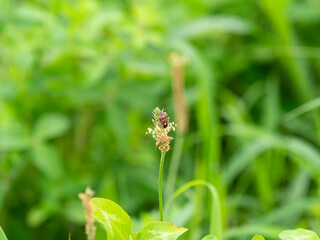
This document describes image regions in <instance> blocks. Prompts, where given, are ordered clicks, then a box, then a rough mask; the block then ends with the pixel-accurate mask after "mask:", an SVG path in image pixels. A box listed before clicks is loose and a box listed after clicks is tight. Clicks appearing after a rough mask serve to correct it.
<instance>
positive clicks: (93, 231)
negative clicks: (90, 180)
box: [78, 187, 96, 240]
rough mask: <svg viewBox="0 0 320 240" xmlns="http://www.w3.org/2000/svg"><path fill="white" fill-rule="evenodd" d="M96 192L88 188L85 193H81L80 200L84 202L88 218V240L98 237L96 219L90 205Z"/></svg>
mask: <svg viewBox="0 0 320 240" xmlns="http://www.w3.org/2000/svg"><path fill="white" fill-rule="evenodd" d="M93 194H94V192H93V191H92V190H91V189H90V188H89V187H87V188H86V192H85V193H79V195H78V196H79V198H80V199H81V200H82V206H83V208H84V214H85V218H86V234H87V236H88V240H94V237H95V235H96V227H95V225H94V217H93V213H92V212H93V206H92V204H91V203H90V200H91V198H92V196H93Z"/></svg>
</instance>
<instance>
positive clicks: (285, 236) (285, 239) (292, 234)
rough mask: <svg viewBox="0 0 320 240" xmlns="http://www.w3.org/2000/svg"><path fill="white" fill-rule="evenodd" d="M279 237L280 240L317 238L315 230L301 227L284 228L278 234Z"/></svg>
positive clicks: (310, 239) (312, 239)
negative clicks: (294, 228)
mask: <svg viewBox="0 0 320 240" xmlns="http://www.w3.org/2000/svg"><path fill="white" fill-rule="evenodd" d="M279 237H280V238H281V239H282V240H319V237H318V235H317V234H316V233H315V232H313V231H310V230H306V229H302V228H298V229H296V230H285V231H283V232H281V233H280V234H279Z"/></svg>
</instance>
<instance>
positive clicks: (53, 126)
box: [33, 113, 70, 141]
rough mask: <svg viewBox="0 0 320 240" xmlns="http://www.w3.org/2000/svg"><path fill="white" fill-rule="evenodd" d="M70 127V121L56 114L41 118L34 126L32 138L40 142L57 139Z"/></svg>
mask: <svg viewBox="0 0 320 240" xmlns="http://www.w3.org/2000/svg"><path fill="white" fill-rule="evenodd" d="M69 127H70V121H69V119H68V118H66V117H65V116H63V115H61V114H58V113H51V114H47V115H45V116H42V117H41V118H40V119H39V120H38V121H37V122H36V124H35V126H34V131H33V136H34V137H35V138H36V139H37V140H40V141H43V140H46V139H50V138H55V137H59V136H61V135H62V134H64V133H65V132H66V131H67V130H68V129H69Z"/></svg>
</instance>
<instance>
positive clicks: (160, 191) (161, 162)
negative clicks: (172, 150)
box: [158, 152, 166, 221]
mask: <svg viewBox="0 0 320 240" xmlns="http://www.w3.org/2000/svg"><path fill="white" fill-rule="evenodd" d="M165 156H166V152H161V159H160V168H159V187H158V192H159V209H160V221H163V203H162V173H163V165H164V158H165Z"/></svg>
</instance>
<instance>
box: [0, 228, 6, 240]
mask: <svg viewBox="0 0 320 240" xmlns="http://www.w3.org/2000/svg"><path fill="white" fill-rule="evenodd" d="M0 240H8V239H7V237H6V235H5V234H4V232H3V230H2V228H1V227H0Z"/></svg>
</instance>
